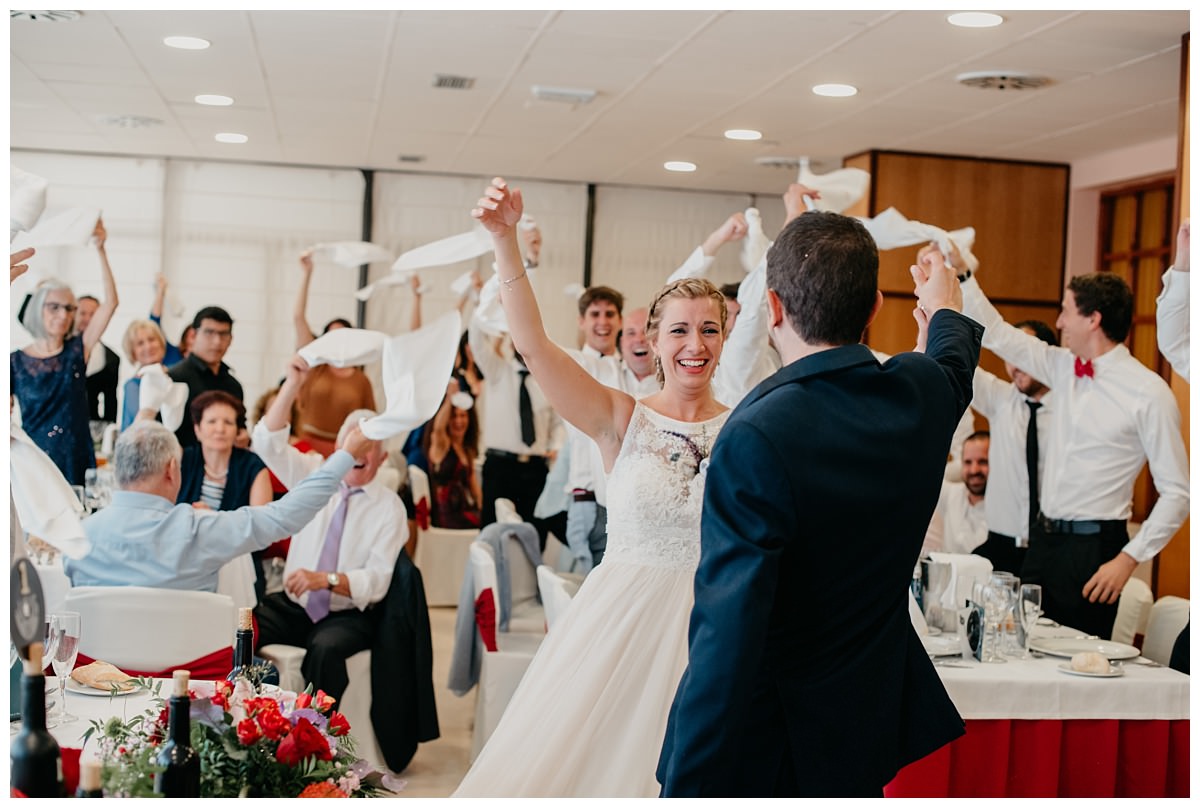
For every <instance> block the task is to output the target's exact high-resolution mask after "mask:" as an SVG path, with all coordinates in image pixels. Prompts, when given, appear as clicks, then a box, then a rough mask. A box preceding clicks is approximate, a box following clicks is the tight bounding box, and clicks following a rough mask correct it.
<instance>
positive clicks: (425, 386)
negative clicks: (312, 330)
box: [339, 310, 462, 440]
mask: <svg viewBox="0 0 1200 808" xmlns="http://www.w3.org/2000/svg"><path fill="white" fill-rule="evenodd" d="M339 330H347V329H339ZM461 335H462V316H461V315H460V314H459V313H458V311H456V310H451V311H449V312H446V313H445V314H443V315H442V316H441V317H439V318H437V319H436V320H434V321H433V322H432V323H430V324H429V325H427V326H425V327H424V328H419V329H417V330H416V331H409V332H408V333H407V334H400V335H398V336H395V337H388V338H387V339H386V340H385V341H384V343H383V369H382V370H383V374H382V375H383V391H384V396H385V398H386V400H387V408H386V409H385V410H384V411H383V412H382V413H381V414H379V415H377V416H375V417H374V418H368V419H367V420H365V421H363V422H362V431H363V434H364V435H366V436H367V437H368V438H372V439H374V440H386V439H388V438H391V437H393V436H395V435H399V434H400V433H401V432H408V431H411V430H413V429H416V428H417V427H418V426H420V425H421V424H423V423H425V422H426V421H428V420H429V419H430V418H432V417H433V415H434V413H436V412H437V410H438V407H439V406H441V404H442V399H443V398H444V397H445V396H446V380H447V379H449V378H450V374H451V373H452V372H453V370H454V357H455V356H456V355H457V354H458V341H459V338H460V337H461Z"/></svg>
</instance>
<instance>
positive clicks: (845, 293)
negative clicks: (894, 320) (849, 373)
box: [767, 211, 879, 345]
mask: <svg viewBox="0 0 1200 808" xmlns="http://www.w3.org/2000/svg"><path fill="white" fill-rule="evenodd" d="M767 286H768V288H770V289H771V290H773V291H774V292H775V294H777V295H779V300H780V302H782V303H783V310H784V313H785V314H787V318H788V321H789V322H790V323H791V325H792V328H793V329H794V330H795V331H796V333H797V334H798V335H799V336H800V338H801V339H803V340H804V341H805V342H807V343H809V344H810V345H852V344H854V343H856V342H859V341H860V340H861V339H862V335H863V331H865V330H866V328H867V323H868V322H869V321H870V318H871V311H872V310H873V309H874V307H875V295H876V292H877V290H878V287H879V251H878V250H877V249H876V247H875V241H874V239H872V238H871V234H870V233H868V232H867V229H866V228H865V227H863V225H862V223H861V222H859V221H858V220H857V219H853V218H851V217H849V216H842V215H840V214H837V213H827V212H824V211H809V212H808V213H802V214H801V215H799V216H797V217H796V218H795V219H793V220H792V221H791V222H790V223H789V224H788V225H787V227H785V228H784V229H783V232H782V233H780V234H779V238H777V239H776V240H775V243H774V245H772V247H771V249H770V251H769V252H768V253H767Z"/></svg>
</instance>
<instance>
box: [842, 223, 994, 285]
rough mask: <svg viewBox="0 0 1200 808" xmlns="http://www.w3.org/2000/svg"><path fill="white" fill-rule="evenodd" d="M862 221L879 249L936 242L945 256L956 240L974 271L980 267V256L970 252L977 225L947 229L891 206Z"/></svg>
mask: <svg viewBox="0 0 1200 808" xmlns="http://www.w3.org/2000/svg"><path fill="white" fill-rule="evenodd" d="M859 221H860V222H862V223H863V225H864V226H865V227H866V228H867V232H868V233H870V234H871V238H873V239H875V245H876V246H877V247H879V249H880V250H890V249H893V248H895V247H911V246H913V245H915V244H927V243H929V242H931V241H936V242H937V245H938V248H939V249H940V250H941V251H942V255H945V256H949V255H950V242H951V241H953V242H954V244H955V246H957V247H958V252H959V254H960V255H962V257H963V260H964V261H966V262H967V266H968V267H969V268H970V269H971V271H972V272H974V271H975V270H977V269H979V259H978V258H976V257H975V255H974V254H973V253H972V252H971V247H972V246H973V245H974V244H975V228H974V227H964V228H962V229H960V230H951V231H946V230H943V229H942V228H940V227H937V226H935V225H932V224H924V223H923V222H917V221H913V220H910V219H907V218H905V216H904V214H902V213H901V212H900V211H898V210H896V209H895V208H888V209H887V210H885V211H884V212H883V213H880V214H879V215H878V216H875V217H873V218H870V219H865V218H862V217H860V218H859Z"/></svg>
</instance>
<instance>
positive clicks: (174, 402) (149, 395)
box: [137, 365, 188, 432]
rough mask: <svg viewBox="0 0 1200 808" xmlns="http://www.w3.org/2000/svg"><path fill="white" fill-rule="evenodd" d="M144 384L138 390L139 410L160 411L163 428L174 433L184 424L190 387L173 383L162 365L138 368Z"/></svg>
mask: <svg viewBox="0 0 1200 808" xmlns="http://www.w3.org/2000/svg"><path fill="white" fill-rule="evenodd" d="M137 375H138V376H140V377H141V379H142V383H141V385H140V386H139V388H138V409H140V410H158V414H159V416H160V417H161V418H162V422H163V426H165V427H166V428H167V429H169V430H171V431H172V432H174V431H175V430H177V429H179V426H180V425H181V424H182V423H183V415H184V408H185V407H186V406H187V399H188V386H187V385H186V384H185V383H184V382H177V381H172V380H171V377H170V376H168V375H167V371H166V369H165V368H164V367H163V366H162V365H145V366H144V367H141V368H138V372H137Z"/></svg>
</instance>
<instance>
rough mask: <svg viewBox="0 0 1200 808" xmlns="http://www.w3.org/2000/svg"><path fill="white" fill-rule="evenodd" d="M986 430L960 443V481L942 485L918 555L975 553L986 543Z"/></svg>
mask: <svg viewBox="0 0 1200 808" xmlns="http://www.w3.org/2000/svg"><path fill="white" fill-rule="evenodd" d="M990 444H991V436H990V435H989V434H988V432H987V430H980V431H978V432H972V433H971V434H970V435H968V436H967V439H966V440H965V441H963V443H962V449H961V450H960V455H961V457H962V481H961V482H952V481H950V480H943V481H942V491H941V494H940V495H939V496H938V503H937V507H936V508H935V509H934V511H933V518H932V519H931V520H930V521H929V530H927V531H926V532H925V543H924V544H923V545H922V546H921V553H922V554H925V553H927V552H942V553H962V554H968V553H975V552H978V551H977V550H976V549H975V548H977V547H979V546H980V545H981V544H983V543H984V541H986V540H987V535H988V523H987V516H986V511H985V510H984V502H985V501H986V499H987V497H986V496H985V495H986V494H987V489H988V450H989V446H990Z"/></svg>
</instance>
